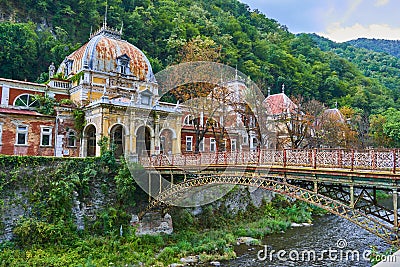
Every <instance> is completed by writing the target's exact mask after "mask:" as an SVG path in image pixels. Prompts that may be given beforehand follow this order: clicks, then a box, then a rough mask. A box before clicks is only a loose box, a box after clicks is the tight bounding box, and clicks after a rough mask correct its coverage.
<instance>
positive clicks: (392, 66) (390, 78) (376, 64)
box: [310, 34, 400, 101]
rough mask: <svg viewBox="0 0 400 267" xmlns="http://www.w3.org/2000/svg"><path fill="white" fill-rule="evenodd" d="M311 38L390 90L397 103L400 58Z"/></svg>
mask: <svg viewBox="0 0 400 267" xmlns="http://www.w3.org/2000/svg"><path fill="white" fill-rule="evenodd" d="M310 36H311V38H312V39H313V40H314V41H315V43H316V44H317V45H318V46H319V47H320V48H321V49H322V50H323V51H327V52H333V53H335V54H336V55H338V56H340V57H342V58H346V59H347V60H349V61H350V62H352V63H353V64H355V65H356V66H357V68H358V69H360V70H361V71H362V72H363V74H364V75H365V76H367V77H370V78H374V79H376V80H378V81H379V82H380V83H381V84H383V85H384V86H385V87H387V88H389V89H390V91H391V93H392V94H391V95H392V97H393V99H394V100H395V101H398V98H399V94H400V58H397V57H394V56H391V55H388V54H387V53H382V52H375V51H372V50H369V49H366V48H359V47H355V46H354V45H352V42H346V43H335V42H332V41H330V40H329V39H326V38H324V37H321V36H318V35H315V34H311V35H310Z"/></svg>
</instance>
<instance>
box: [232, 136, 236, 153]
mask: <svg viewBox="0 0 400 267" xmlns="http://www.w3.org/2000/svg"><path fill="white" fill-rule="evenodd" d="M231 151H236V139H231Z"/></svg>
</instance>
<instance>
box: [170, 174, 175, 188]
mask: <svg viewBox="0 0 400 267" xmlns="http://www.w3.org/2000/svg"><path fill="white" fill-rule="evenodd" d="M173 186H174V174H173V173H172V172H171V187H173Z"/></svg>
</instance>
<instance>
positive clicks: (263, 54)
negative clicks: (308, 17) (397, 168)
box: [0, 0, 399, 114]
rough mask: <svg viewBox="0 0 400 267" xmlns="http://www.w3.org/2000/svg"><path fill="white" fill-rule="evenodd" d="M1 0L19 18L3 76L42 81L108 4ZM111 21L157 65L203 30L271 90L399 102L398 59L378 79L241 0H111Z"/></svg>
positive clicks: (381, 104)
mask: <svg viewBox="0 0 400 267" xmlns="http://www.w3.org/2000/svg"><path fill="white" fill-rule="evenodd" d="M0 4H1V7H2V13H3V14H5V16H4V17H5V18H6V20H11V21H13V23H10V22H3V23H0V76H1V77H6V78H12V79H27V80H29V81H38V82H43V81H46V80H47V78H48V77H47V67H48V66H49V64H50V63H51V62H52V61H54V62H55V64H56V65H58V64H59V63H60V62H61V61H62V60H63V58H64V57H65V56H66V55H68V54H69V53H70V52H71V51H73V50H74V49H76V48H77V47H78V46H79V45H81V44H83V43H85V42H86V41H87V40H88V37H89V34H90V31H91V29H93V30H96V29H97V28H99V27H100V25H101V23H102V20H103V18H104V13H105V10H106V8H105V6H106V1H103V0H98V1H96V0H85V1H83V0H79V1H78V0H72V1H69V0H68V1H67V0H60V1H52V0H40V1H31V0H20V1H8V0H0ZM15 22H19V23H15ZM107 22H108V25H110V26H112V27H116V28H120V27H121V25H122V22H123V25H124V26H123V38H124V39H126V40H128V41H129V42H131V43H132V44H135V45H136V46H137V47H139V48H140V49H142V50H143V51H144V52H145V53H146V55H147V56H148V57H149V59H150V61H151V63H152V65H153V68H154V70H155V72H157V71H159V70H161V69H163V68H165V67H166V66H168V65H170V64H175V63H177V61H178V60H177V56H178V55H179V51H180V50H181V48H182V47H183V46H184V45H185V43H186V42H188V41H189V40H191V39H193V38H196V37H197V38H200V39H202V40H204V41H209V42H211V43H213V44H215V46H219V47H220V48H221V55H220V59H219V61H221V62H223V63H225V64H228V65H230V66H233V67H234V66H236V65H237V67H238V69H239V70H240V71H242V72H243V73H245V74H247V75H249V76H250V77H251V78H252V79H253V80H254V81H256V82H257V84H259V86H260V88H261V89H262V90H263V91H264V93H266V91H267V88H268V87H271V91H272V93H276V92H279V91H280V88H281V86H282V84H283V83H284V84H285V87H286V88H287V90H286V92H287V94H288V95H303V96H304V97H306V98H315V99H317V100H320V101H322V102H324V103H326V104H327V105H328V106H333V105H334V102H335V101H338V102H339V104H340V106H346V105H347V106H351V107H354V108H359V109H362V110H364V112H365V113H366V114H371V113H378V112H380V111H382V110H385V109H387V108H388V107H397V99H396V98H394V96H395V95H397V93H396V92H395V93H393V91H394V90H397V88H398V86H397V83H398V81H397V79H398V77H399V76H398V75H392V74H393V73H394V74H396V71H397V70H396V66H397V65H396V64H397V62H396V63H393V64H394V65H393V66H390V72H391V73H390V75H391V76H389V77H385V79H380V80H379V79H372V78H375V76H374V75H370V74H368V73H365V72H363V71H361V70H360V69H359V68H358V67H357V66H356V65H355V64H353V63H350V62H349V61H348V60H347V58H348V57H347V56H345V57H344V58H343V57H340V56H338V55H337V54H336V53H332V52H324V51H321V49H320V48H319V47H318V46H317V45H316V44H315V42H314V41H313V39H312V38H311V37H310V36H307V35H300V36H295V35H294V34H291V33H290V32H288V31H287V29H286V27H285V26H282V25H280V24H279V23H278V22H276V21H274V20H271V19H268V18H267V17H266V16H265V15H263V14H261V13H259V12H258V11H251V10H250V9H249V7H248V6H246V5H245V4H242V3H240V2H239V1H237V0H175V1H173V0H155V1H150V0H111V1H108V20H107ZM338 54H339V53H338ZM377 56H380V55H378V54H377ZM345 58H346V59H345ZM379 60H381V59H380V58H379V59H377V61H379ZM378 66H379V68H381V67H382V64H379V65H378ZM371 71H379V70H378V69H373V70H371ZM388 72H389V70H388ZM367 76H369V77H367ZM386 78H387V79H386ZM392 79H393V80H392ZM391 90H392V91H391Z"/></svg>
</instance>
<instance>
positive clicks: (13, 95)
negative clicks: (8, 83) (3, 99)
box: [8, 88, 43, 105]
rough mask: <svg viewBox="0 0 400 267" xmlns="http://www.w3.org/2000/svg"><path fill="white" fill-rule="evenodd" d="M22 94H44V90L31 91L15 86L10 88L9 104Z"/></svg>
mask: <svg viewBox="0 0 400 267" xmlns="http://www.w3.org/2000/svg"><path fill="white" fill-rule="evenodd" d="M22 94H30V95H34V94H40V95H43V93H42V92H35V91H30V90H22V89H15V88H10V97H9V99H8V104H9V105H13V104H14V101H15V99H16V98H17V97H18V96H19V95H22Z"/></svg>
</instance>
